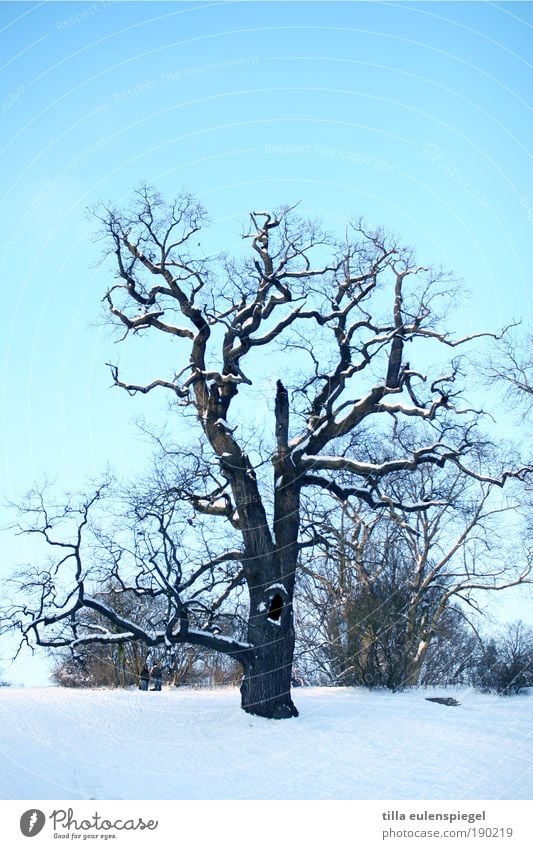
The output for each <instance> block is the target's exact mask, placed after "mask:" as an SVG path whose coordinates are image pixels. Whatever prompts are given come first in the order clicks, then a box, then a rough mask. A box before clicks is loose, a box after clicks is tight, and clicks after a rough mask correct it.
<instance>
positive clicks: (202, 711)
mask: <svg viewBox="0 0 533 849" xmlns="http://www.w3.org/2000/svg"><path fill="white" fill-rule="evenodd" d="M434 695H447V696H449V695H453V696H455V698H457V699H458V700H459V701H460V702H461V704H460V706H459V707H445V706H443V705H439V704H434V703H431V702H428V701H426V700H425V697H426V696H434ZM294 697H295V701H296V703H297V705H298V708H299V710H300V717H299V718H298V719H296V720H294V719H291V720H282V721H269V720H265V719H260V718H258V717H251V716H248V715H247V714H245V713H243V711H241V710H240V708H239V693H238V691H237V690H189V689H181V690H176V689H174V690H169V689H166V690H165V689H164V690H163V692H161V693H154V692H148V693H142V692H139V691H138V690H129V691H124V690H104V689H102V690H92V691H84V690H67V689H60V688H52V687H50V688H33V689H11V688H3V689H1V690H0V753H1V761H2V769H1V770H0V798H3V799H91V798H93V799H530V798H531V794H532V791H533V752H532V735H531V732H532V730H533V693H532V694H530V695H524V696H518V697H515V698H501V697H497V696H489V695H481V694H479V693H476V692H473V691H471V690H459V691H454V692H453V693H451V692H450V691H449V690H448V691H446V692H443V691H439V690H438V689H436V690H431V691H430V690H415V691H411V692H407V693H399V694H392V693H389V692H373V693H371V692H367V691H365V690H359V691H355V690H349V689H323V688H309V689H307V688H301V689H298V690H296V691H295V693H294Z"/></svg>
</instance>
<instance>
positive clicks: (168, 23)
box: [0, 2, 533, 682]
mask: <svg viewBox="0 0 533 849" xmlns="http://www.w3.org/2000/svg"><path fill="white" fill-rule="evenodd" d="M532 27H533V5H532V4H531V3H431V2H430V3H410V2H406V3H351V2H346V3H332V2H328V3H325V2H316V3H307V2H296V3H286V2H283V3H272V2H264V3H261V2H260V3H246V2H243V3H225V2H222V3H195V2H186V3H153V2H151V3H143V2H139V3H122V2H113V3H110V2H102V3H97V2H93V3H91V2H80V3H53V2H47V3H9V2H4V3H2V4H1V5H0V56H1V57H2V58H1V59H0V66H1V67H2V71H1V76H0V80H1V83H0V84H1V92H0V153H1V162H2V176H1V185H0V195H1V199H2V202H1V203H0V233H1V234H2V239H1V245H0V265H1V267H2V287H3V296H2V300H3V302H2V309H1V311H0V316H1V322H2V332H1V336H0V365H1V367H2V382H1V386H2V390H1V393H2V394H1V407H0V409H1V417H2V434H3V440H2V442H3V445H2V448H1V449H0V482H1V483H0V487H1V492H0V497H1V498H2V499H16V498H18V497H20V495H21V493H22V492H24V491H25V490H26V489H27V488H28V487H29V486H30V485H31V483H32V482H33V481H35V480H42V478H43V477H44V476H45V475H48V476H49V477H52V478H54V479H56V480H57V482H58V485H59V486H60V487H64V488H67V487H68V488H73V489H75V488H76V487H78V486H82V485H83V482H84V481H85V480H86V479H87V477H89V476H97V475H99V474H100V473H101V472H102V470H103V468H104V467H105V465H106V463H107V462H111V463H113V465H114V466H115V467H116V468H117V469H118V470H119V471H121V472H122V471H126V472H127V471H131V470H132V469H134V468H135V467H136V466H137V465H139V464H141V465H142V463H143V462H144V456H145V452H146V446H145V445H144V444H143V442H142V441H141V440H140V438H139V435H138V433H137V432H136V430H135V427H134V424H133V419H134V418H135V416H138V415H140V414H142V413H147V414H157V413H158V411H164V409H165V404H164V400H165V399H155V397H154V396H149V399H144V400H139V399H136V400H132V399H130V398H129V397H127V396H125V395H122V394H121V393H120V392H118V391H112V390H111V389H110V384H111V380H110V376H109V373H108V371H107V369H106V367H105V362H106V361H107V360H108V359H109V358H112V359H114V360H116V359H118V358H121V361H122V362H124V363H125V364H128V363H131V362H132V360H131V359H130V358H133V361H135V362H138V361H139V362H140V361H142V363H143V366H144V367H146V368H147V370H149V368H150V365H151V364H152V361H153V370H154V371H155V372H156V373H158V374H159V375H160V374H161V370H162V368H163V370H164V368H165V367H167V364H166V363H165V364H163V365H162V364H161V363H159V362H158V361H157V358H156V356H155V354H156V351H155V349H154V348H153V347H151V346H150V343H148V342H145V343H143V344H144V345H145V347H143V349H142V351H140V350H135V351H133V352H132V351H131V349H128V350H127V351H126V350H123V351H118V350H117V346H116V345H114V344H113V341H112V339H111V336H110V333H109V329H108V328H103V327H102V326H101V322H100V318H101V305H100V299H101V297H102V294H103V292H104V291H105V288H106V285H107V284H108V282H109V279H110V275H111V269H110V268H109V267H107V268H106V267H95V261H96V260H97V259H98V256H99V251H100V249H99V247H98V246H97V245H95V244H94V242H93V241H92V234H93V232H94V226H93V224H92V223H91V221H90V220H89V219H88V218H87V215H86V209H87V207H88V206H90V205H92V204H95V203H97V202H98V201H100V200H102V199H112V200H113V201H115V202H117V203H121V202H125V201H126V200H127V198H128V196H129V195H130V193H131V190H132V189H133V188H134V187H135V186H136V185H137V184H138V183H139V182H140V181H141V180H146V181H148V182H150V183H153V184H154V185H155V186H157V187H158V188H159V189H160V190H161V191H162V192H163V193H165V194H166V195H168V196H172V195H173V194H174V193H176V192H178V191H179V190H180V189H181V188H186V189H188V190H190V191H193V192H195V193H196V194H198V196H199V197H200V198H201V199H202V201H203V202H204V204H205V205H206V206H207V207H208V209H209V210H210V213H211V216H212V219H213V222H214V231H213V239H214V240H215V242H217V243H219V244H221V245H222V244H224V245H225V246H227V247H229V248H230V249H231V248H232V247H235V248H237V249H240V248H241V239H240V233H241V232H242V226H243V222H245V220H246V216H247V214H248V212H249V211H250V210H251V209H258V208H263V209H264V208H268V207H271V206H276V205H279V204H280V203H284V202H287V203H294V202H297V201H300V202H301V206H300V210H301V211H302V212H303V213H304V214H309V215H310V216H316V215H321V216H323V217H324V218H325V220H326V221H327V222H328V224H329V225H330V226H331V227H332V228H335V227H339V228H342V226H343V223H344V222H345V221H346V220H347V219H349V218H351V217H354V216H357V215H363V216H364V217H365V219H366V220H367V221H368V222H369V223H370V224H375V225H377V224H383V225H385V226H386V227H387V228H389V229H391V230H393V231H395V232H397V233H400V234H401V235H402V237H403V238H404V239H405V242H406V243H408V244H412V245H414V246H416V249H417V254H418V257H419V260H420V261H422V262H424V263H428V264H434V263H440V262H443V263H444V264H445V265H446V266H448V267H450V268H453V269H454V270H455V271H456V272H457V274H458V275H459V276H460V277H462V278H463V279H464V281H465V284H466V285H467V286H468V288H469V289H470V292H471V296H470V299H469V300H468V302H467V303H466V305H464V306H463V308H462V309H461V311H460V313H459V314H458V316H457V317H456V318H455V319H454V320H455V321H456V323H457V325H456V329H457V332H458V333H462V332H464V331H467V332H469V331H471V330H478V329H483V328H488V327H491V328H497V327H499V326H500V325H502V324H504V323H506V322H508V321H511V320H513V319H515V318H523V319H524V320H526V321H530V320H531V280H530V278H531V272H530V267H531V258H530V253H531V247H530V246H531V243H532V235H533V169H532V168H531V156H532V150H531V138H532V137H533V120H532V111H531V91H532V90H533V86H532V74H531V64H529V63H528V57H531V55H532V51H531V47H532V43H533V29H532ZM205 238H206V239H207V237H205ZM168 367H169V368H172V366H168ZM135 377H137V375H135ZM18 551H19V549H18V546H17V545H16V544H15V543H14V542H13V541H10V542H7V543H6V546H5V547H4V558H6V562H5V563H4V564H0V568H2V569H7V567H8V566H10V565H11V562H12V561H13V560H15V561H16V560H17V555H18ZM7 561H9V562H7ZM517 609H518V608H517ZM519 612H520V613H522V611H519ZM522 615H523V613H522ZM37 668H38V665H36V664H33V665H31V668H30V665H28V666H27V667H25V669H24V676H25V677H26V678H27V679H28V680H29V681H30V682H31V680H32V675H35V676H36V680H37V678H38V675H39V672H38V671H32V670H37ZM39 668H40V667H39ZM12 677H13V676H12ZM15 677H16V676H15Z"/></svg>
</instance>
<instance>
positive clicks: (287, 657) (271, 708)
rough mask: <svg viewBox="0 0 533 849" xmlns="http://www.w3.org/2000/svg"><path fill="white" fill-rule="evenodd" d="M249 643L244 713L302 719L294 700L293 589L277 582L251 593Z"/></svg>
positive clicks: (245, 673)
mask: <svg viewBox="0 0 533 849" xmlns="http://www.w3.org/2000/svg"><path fill="white" fill-rule="evenodd" d="M248 639H249V642H250V643H251V644H252V645H253V649H250V652H249V654H248V656H247V658H246V661H245V663H244V677H243V680H242V684H241V697H242V699H241V704H242V708H243V710H245V711H247V713H252V714H256V715H257V716H264V717H267V718H268V719H288V718H289V717H291V716H298V711H297V710H296V707H295V706H294V704H293V701H292V699H291V678H292V661H293V654H294V627H293V621H292V588H287V587H286V586H285V585H284V584H282V583H281V582H275V583H273V584H271V585H270V586H268V587H266V588H264V589H263V588H259V589H258V590H253V589H252V590H251V591H250V621H249V629H248Z"/></svg>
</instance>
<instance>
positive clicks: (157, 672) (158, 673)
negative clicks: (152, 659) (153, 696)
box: [151, 663, 163, 690]
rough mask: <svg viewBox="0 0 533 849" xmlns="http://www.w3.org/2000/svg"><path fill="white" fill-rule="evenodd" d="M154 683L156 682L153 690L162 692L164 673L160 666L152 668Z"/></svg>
mask: <svg viewBox="0 0 533 849" xmlns="http://www.w3.org/2000/svg"><path fill="white" fill-rule="evenodd" d="M151 674H152V681H153V682H154V686H153V689H154V690H161V683H162V681H163V671H162V669H161V667H160V666H158V665H157V663H156V665H155V666H154V667H153V668H152V673H151Z"/></svg>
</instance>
